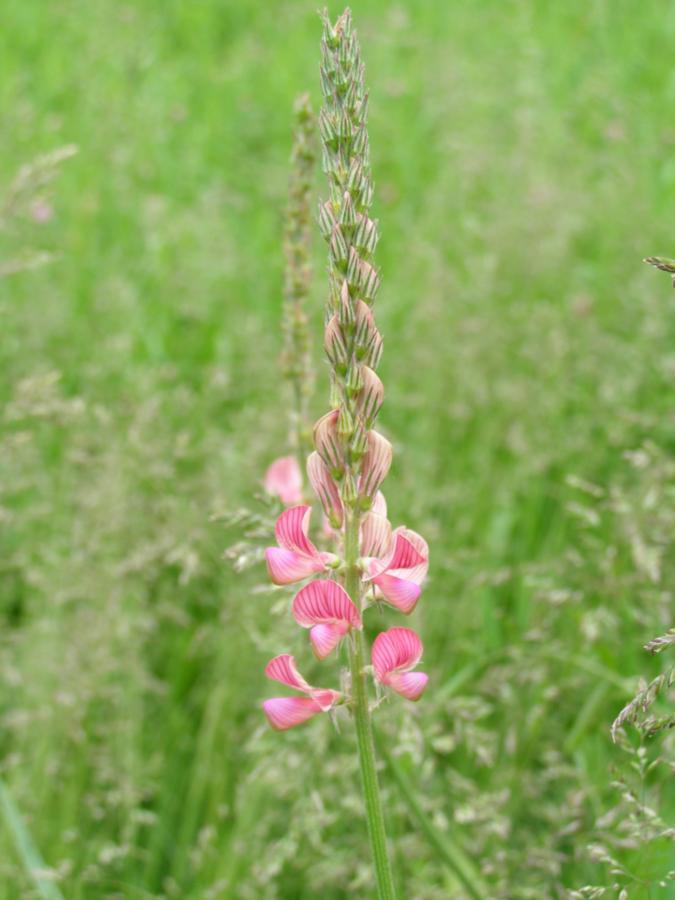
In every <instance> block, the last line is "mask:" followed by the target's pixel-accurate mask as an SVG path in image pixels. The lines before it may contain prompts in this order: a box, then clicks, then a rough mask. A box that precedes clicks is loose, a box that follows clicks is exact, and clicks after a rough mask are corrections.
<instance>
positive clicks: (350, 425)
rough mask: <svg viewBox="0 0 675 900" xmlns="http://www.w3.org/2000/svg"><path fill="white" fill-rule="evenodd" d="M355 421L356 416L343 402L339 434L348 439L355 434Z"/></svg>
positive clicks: (339, 420)
mask: <svg viewBox="0 0 675 900" xmlns="http://www.w3.org/2000/svg"><path fill="white" fill-rule="evenodd" d="M354 428H355V422H354V417H353V416H352V414H351V413H350V411H349V410H348V409H347V407H346V406H345V405H344V404H342V405H341V406H340V413H339V415H338V420H337V425H336V431H337V433H338V436H339V437H340V438H342V440H345V441H348V440H349V439H350V438H351V436H352V435H353V434H354Z"/></svg>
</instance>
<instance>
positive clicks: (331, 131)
mask: <svg viewBox="0 0 675 900" xmlns="http://www.w3.org/2000/svg"><path fill="white" fill-rule="evenodd" d="M319 132H320V134H321V137H322V138H323V140H324V141H325V142H326V143H327V144H332V143H334V142H335V140H336V139H337V137H338V135H337V132H336V129H335V126H334V124H333V117H332V116H331V115H330V113H328V112H327V111H326V108H325V107H324V108H323V109H322V110H321V112H320V113H319Z"/></svg>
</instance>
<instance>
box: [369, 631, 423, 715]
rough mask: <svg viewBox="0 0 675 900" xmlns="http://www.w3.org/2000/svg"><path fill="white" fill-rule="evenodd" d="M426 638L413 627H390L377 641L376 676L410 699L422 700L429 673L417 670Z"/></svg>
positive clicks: (375, 641) (374, 664) (375, 646)
mask: <svg viewBox="0 0 675 900" xmlns="http://www.w3.org/2000/svg"><path fill="white" fill-rule="evenodd" d="M422 649H423V648H422V641H421V640H420V638H419V635H417V634H416V633H415V632H414V631H411V630H410V628H390V629H389V630H388V631H383V632H382V633H381V634H378V636H377V637H376V638H375V640H374V641H373V649H372V661H373V671H374V672H375V678H376V679H377V680H378V681H379V682H380V684H386V685H388V686H389V687H390V688H392V689H393V690H394V691H396V693H397V694H401V696H402V697H407V699H408V700H419V698H420V697H421V695H422V692H423V691H424V688H425V687H426V686H427V682H428V681H429V676H428V675H426V674H425V673H424V672H413V671H411V670H412V669H414V668H415V666H416V665H417V663H418V662H419V661H420V658H421V656H422Z"/></svg>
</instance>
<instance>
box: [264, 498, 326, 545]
mask: <svg viewBox="0 0 675 900" xmlns="http://www.w3.org/2000/svg"><path fill="white" fill-rule="evenodd" d="M311 515H312V507H311V506H305V505H300V506H291V507H290V508H289V509H285V510H284V511H283V512H282V514H281V515H280V516H279V518H278V519H277V523H276V525H275V526H274V534H275V535H276V539H277V542H278V544H279V546H280V547H283V548H284V550H294V551H295V552H296V553H302V554H303V555H304V556H313V557H318V555H319V551H318V550H317V549H316V547H315V546H314V544H313V543H312V542H311V541H310V539H309V520H310V516H311Z"/></svg>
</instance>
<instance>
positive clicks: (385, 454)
mask: <svg viewBox="0 0 675 900" xmlns="http://www.w3.org/2000/svg"><path fill="white" fill-rule="evenodd" d="M323 22H324V31H323V37H322V42H321V86H322V90H323V96H324V106H323V108H322V110H321V112H320V114H319V131H320V133H321V139H322V145H323V156H322V161H323V170H324V172H325V173H326V175H327V177H328V186H329V197H328V199H327V200H323V201H321V202H320V204H319V227H320V230H321V233H322V235H323V237H324V239H325V241H326V243H327V244H328V260H329V282H330V290H329V299H328V307H327V315H326V331H325V339H324V348H325V351H326V355H327V357H328V360H329V362H330V365H331V401H332V406H333V409H332V411H331V412H330V413H328V414H327V415H326V416H324V417H323V418H322V419H320V420H319V422H318V423H317V424H316V426H315V429H314V443H315V447H316V451H317V453H318V455H319V457H320V460H321V462H322V463H323V464H324V466H325V472H323V473H321V474H322V478H323V480H324V481H325V479H326V477H330V478H331V479H333V480H334V481H335V483H336V485H337V487H338V492H339V496H340V499H341V502H342V504H343V505H344V506H345V507H348V508H354V507H356V506H357V505H358V506H359V508H360V509H368V508H369V507H370V505H371V504H372V500H373V498H374V496H375V494H376V492H377V490H378V487H379V485H380V483H381V481H382V479H383V478H384V476H385V475H386V473H387V471H388V469H389V465H390V462H391V445H390V444H389V442H388V441H386V440H385V438H383V437H382V436H381V435H379V434H377V432H374V431H372V430H371V429H372V427H373V425H374V422H375V419H376V417H377V414H378V412H379V409H380V406H381V405H382V401H383V398H384V389H383V387H382V382H381V381H380V379H379V378H378V376H377V375H376V373H375V369H376V368H377V365H378V363H379V361H380V356H381V353H382V338H381V336H380V333H379V331H378V330H377V327H376V325H375V320H374V318H373V313H372V309H371V307H372V304H373V301H374V299H375V295H376V293H377V290H378V287H379V284H380V277H379V274H378V271H377V269H376V268H375V265H374V263H373V253H374V251H375V247H376V245H377V239H378V233H377V222H376V221H375V220H374V219H371V218H370V206H371V203H372V199H373V182H372V176H371V172H370V147H369V141H368V131H367V108H368V94H367V93H366V90H365V87H364V66H363V63H362V61H361V55H360V50H359V45H358V41H357V39H356V33H355V31H354V30H353V28H352V21H351V14H350V12H349V10H347V11H346V12H345V13H343V15H342V16H341V17H340V18H339V19H338V20H337V22H336V24H335V25H334V26H333V25H331V23H330V21H329V19H328V17H327V16H326V14H324V16H323ZM313 465H314V469H315V470H316V469H317V463H316V462H315V463H314V464H313ZM324 495H328V492H327V491H324ZM330 496H331V503H330V505H328V504H326V503H324V507H325V511H326V513H327V515H329V516H330V517H331V518H332V519H333V520H335V519H337V518H338V517H339V516H337V515H336V510H335V504H334V503H333V502H332V497H333V495H332V493H331V494H330Z"/></svg>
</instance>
